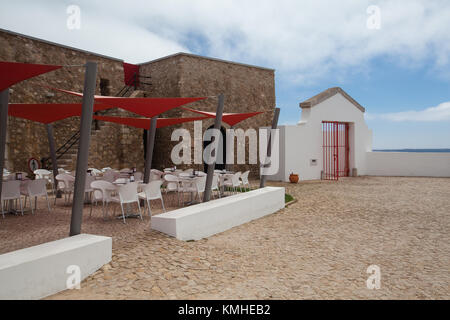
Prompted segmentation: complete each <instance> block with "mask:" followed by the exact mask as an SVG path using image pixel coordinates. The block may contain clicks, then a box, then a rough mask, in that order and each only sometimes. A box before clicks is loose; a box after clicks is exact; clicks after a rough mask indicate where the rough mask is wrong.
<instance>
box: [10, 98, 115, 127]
mask: <svg viewBox="0 0 450 320" xmlns="http://www.w3.org/2000/svg"><path fill="white" fill-rule="evenodd" d="M106 109H111V107H110V106H106V105H101V104H95V105H94V112H96V111H101V110H106ZM8 115H10V116H13V117H18V118H22V119H27V120H31V121H36V122H40V123H44V124H49V123H52V122H55V121H58V120H62V119H66V118H69V117H74V116H81V103H11V104H9V108H8Z"/></svg>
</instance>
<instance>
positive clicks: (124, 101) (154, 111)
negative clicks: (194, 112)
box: [51, 88, 206, 118]
mask: <svg viewBox="0 0 450 320" xmlns="http://www.w3.org/2000/svg"><path fill="white" fill-rule="evenodd" d="M51 89H54V90H57V91H61V92H65V93H68V94H72V95H75V96H78V97H82V96H83V94H82V93H79V92H74V91H69V90H64V89H58V88H51ZM94 99H95V100H96V101H97V102H99V103H102V104H106V105H108V106H111V107H116V108H121V109H124V110H128V111H131V112H134V113H136V114H139V115H141V116H143V117H146V118H153V117H154V116H157V115H159V114H161V113H163V112H165V111H168V110H171V109H174V108H177V107H179V106H182V105H185V104H188V103H192V102H195V101H199V100H204V99H206V97H198V98H122V97H109V96H97V95H96V96H94Z"/></svg>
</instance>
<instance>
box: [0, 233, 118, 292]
mask: <svg viewBox="0 0 450 320" xmlns="http://www.w3.org/2000/svg"><path fill="white" fill-rule="evenodd" d="M111 256H112V239H111V238H109V237H102V236H95V235H89V234H80V235H77V236H73V237H69V238H65V239H61V240H57V241H52V242H47V243H44V244H41V245H38V246H34V247H30V248H26V249H21V250H17V251H13V252H9V253H6V254H2V255H0V299H40V298H44V297H46V296H49V295H52V294H55V293H57V292H60V291H62V290H65V289H67V280H68V278H69V277H70V276H71V275H73V271H71V270H70V269H68V267H69V266H73V265H74V266H78V267H79V268H80V269H79V270H80V278H81V280H83V279H85V278H86V277H87V276H89V275H91V274H92V273H94V272H95V271H96V270H98V269H99V268H101V267H102V266H103V265H105V264H107V263H108V262H110V261H111ZM68 271H70V272H72V273H68Z"/></svg>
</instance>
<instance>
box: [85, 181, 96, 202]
mask: <svg viewBox="0 0 450 320" xmlns="http://www.w3.org/2000/svg"><path fill="white" fill-rule="evenodd" d="M94 181H95V176H91V175H87V176H86V180H85V182H84V194H85V195H86V196H87V197H88V198H89V197H90V198H91V201H92V193H93V192H94V189H93V188H92V187H91V183H92V182H94Z"/></svg>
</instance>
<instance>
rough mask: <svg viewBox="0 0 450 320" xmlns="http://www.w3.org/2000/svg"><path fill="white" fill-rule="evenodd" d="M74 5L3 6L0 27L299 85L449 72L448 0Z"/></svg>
mask: <svg viewBox="0 0 450 320" xmlns="http://www.w3.org/2000/svg"><path fill="white" fill-rule="evenodd" d="M71 2H73V3H76V4H78V5H79V6H80V7H81V12H82V30H81V31H68V30H67V29H65V19H66V13H65V7H66V6H67V5H68V4H70V3H71ZM71 2H68V1H65V2H63V1H40V4H39V5H37V4H36V1H21V2H20V4H18V2H9V3H5V4H2V11H1V12H0V26H1V27H3V28H8V29H13V30H15V31H18V32H24V33H27V34H32V35H36V36H40V37H43V38H46V39H49V40H53V41H58V42H63V43H65V44H69V45H76V46H79V47H82V48H85V49H88V50H92V51H96V52H99V53H104V54H108V55H112V56H116V57H119V58H124V59H126V60H128V61H130V62H143V61H146V60H150V59H152V58H156V57H159V56H163V55H166V54H170V53H174V52H176V51H188V48H192V49H193V50H194V49H195V50H200V51H201V52H195V53H200V54H205V55H210V56H214V57H218V58H224V59H231V60H235V61H240V62H244V63H250V64H257V65H262V66H266V67H271V68H275V69H277V71H278V72H279V73H278V74H277V75H278V77H280V76H281V78H282V80H284V81H288V82H291V83H302V84H305V83H306V82H308V83H309V82H311V81H317V80H319V79H320V80H323V79H327V78H329V77H330V75H331V76H332V77H333V79H338V78H340V77H342V76H343V75H345V74H346V72H348V70H350V69H352V72H355V70H360V71H366V69H367V68H368V63H369V62H370V61H371V60H372V59H374V58H377V57H386V56H388V57H391V58H393V59H394V60H395V61H396V62H397V63H399V64H402V65H403V66H406V67H411V66H417V65H421V64H423V63H430V62H431V65H432V66H433V68H434V70H435V71H436V72H437V73H438V74H449V73H450V71H449V68H448V66H449V64H450V32H448V30H450V2H449V1H448V0H434V1H429V0H409V1H403V0H379V1H371V0H358V1H355V0H341V1H335V0H328V1H317V0H304V1H298V0H278V1H276V2H274V1H273V0H259V1H256V0H253V1H252V0H247V1H242V0H240V1H237V0H214V1H210V0H191V1H186V0H165V1H148V0H146V1H144V0H136V1H122V0H111V1H108V2H104V1H101V2H100V1H96V2H94V1H90V0H89V1H88V0H79V1H75V0H74V1H71ZM372 4H376V5H378V6H379V7H380V9H381V29H380V30H369V29H367V27H366V20H367V18H368V15H367V12H366V9H367V7H368V6H369V5H372ZM24 11H25V12H28V14H24ZM199 39H201V41H199ZM350 67H351V68H350Z"/></svg>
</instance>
